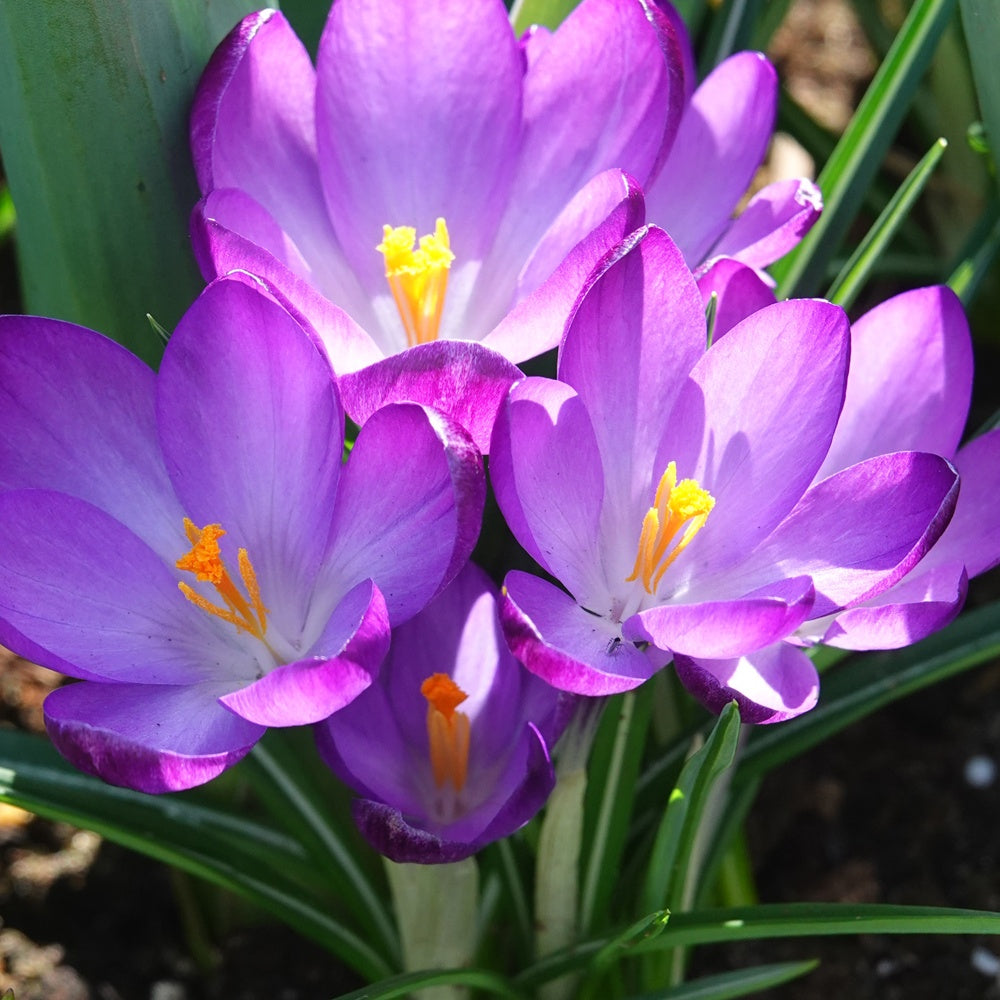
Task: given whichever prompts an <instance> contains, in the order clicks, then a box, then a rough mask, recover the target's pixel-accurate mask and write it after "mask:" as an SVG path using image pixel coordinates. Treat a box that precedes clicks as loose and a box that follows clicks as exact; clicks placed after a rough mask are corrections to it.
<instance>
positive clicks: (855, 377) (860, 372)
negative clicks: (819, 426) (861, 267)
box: [819, 285, 972, 478]
mask: <svg viewBox="0 0 1000 1000" xmlns="http://www.w3.org/2000/svg"><path fill="white" fill-rule="evenodd" d="M971 391H972V342H971V339H970V337H969V326H968V322H967V321H966V319H965V314H964V313H963V311H962V305H961V303H960V302H959V300H958V298H957V296H956V295H955V294H954V293H953V292H952V291H951V290H950V289H948V288H945V287H944V286H942V285H937V286H933V287H930V288H919V289H916V290H915V291H912V292H904V293H903V294H902V295H897V296H895V297H894V298H891V299H889V300H887V301H886V302H883V303H882V304H881V305H879V306H876V307H875V308H874V309H872V310H870V311H869V312H867V313H865V315H864V316H862V317H861V319H859V320H858V321H857V322H856V323H855V324H854V326H853V328H852V330H851V368H850V373H849V374H848V379H847V396H846V398H845V400H844V411H843V413H842V415H841V418H840V423H839V424H838V425H837V433H836V435H835V436H834V439H833V444H832V446H831V448H830V453H829V455H827V458H826V461H825V462H824V463H823V468H822V469H821V470H820V472H819V478H824V477H826V476H828V475H830V474H831V473H833V472H837V471H838V470H839V469H843V468H846V467H847V466H849V465H853V464H854V463H855V462H860V461H861V460H862V459H865V458H870V457H872V456H873V455H881V454H884V453H886V452H891V451H907V450H911V449H912V450H917V451H929V452H933V453H935V454H938V455H944V456H945V457H946V458H950V457H951V456H952V455H954V453H955V449H956V448H957V447H958V441H959V438H960V437H961V434H962V428H963V427H964V426H965V418H966V414H967V413H968V409H969V398H970V394H971Z"/></svg>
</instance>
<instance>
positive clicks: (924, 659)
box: [733, 603, 1000, 784]
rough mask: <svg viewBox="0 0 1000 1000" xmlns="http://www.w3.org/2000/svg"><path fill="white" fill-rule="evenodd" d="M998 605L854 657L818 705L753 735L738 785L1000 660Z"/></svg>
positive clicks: (827, 683)
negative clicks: (917, 638) (887, 708)
mask: <svg viewBox="0 0 1000 1000" xmlns="http://www.w3.org/2000/svg"><path fill="white" fill-rule="evenodd" d="M998 609H1000V603H994V604H991V605H988V606H986V607H982V608H976V609H975V610H974V611H969V612H966V613H965V614H964V615H962V616H961V617H960V618H959V619H958V620H957V621H955V622H953V623H952V624H951V625H949V626H948V627H947V628H945V629H942V630H941V631H940V632H937V633H936V634H934V635H932V636H930V637H929V638H927V639H924V640H923V641H922V642H918V643H916V644H915V645H913V646H909V647H907V648H906V649H901V650H896V651H894V652H891V653H878V654H869V655H867V656H859V657H855V658H853V659H852V660H849V661H848V662H847V663H844V664H843V665H842V666H840V667H837V668H835V669H833V670H831V671H830V672H829V673H827V674H824V676H823V690H822V693H821V695H820V699H819V704H818V705H817V706H816V708H814V709H813V710H812V711H811V712H807V713H806V714H805V715H800V716H799V717H798V718H796V719H791V720H789V721H788V722H783V723H781V725H779V726H759V727H757V728H756V729H754V731H753V732H752V734H751V736H750V739H749V740H748V742H747V746H746V749H745V750H744V753H743V757H742V759H741V761H740V764H739V767H738V768H737V771H736V775H735V777H734V779H733V780H734V783H735V784H739V783H741V782H744V781H752V780H755V779H757V778H759V777H760V776H762V775H764V774H766V773H767V772H768V771H770V770H772V769H773V768H775V767H777V766H778V765H779V764H781V763H784V761H786V760H790V759H791V758H793V757H797V756H798V755H799V754H801V753H803V752H804V751H805V750H807V749H809V747H812V746H815V745H816V744H817V743H820V742H822V741H823V740H825V739H827V738H829V737H830V736H832V735H833V734H834V733H836V732H839V731H840V730H841V729H844V728H845V727H846V726H849V725H850V724H851V723H852V722H855V721H857V720H858V719H862V718H864V717H865V716H866V715H870V714H871V713H872V712H874V711H876V710H877V709H879V708H881V707H882V706H884V705H888V704H889V703H890V702H893V701H896V700H897V699H899V698H903V697H905V696H906V695H908V694H912V693H913V692H914V691H919V690H920V689H921V688H924V687H928V686H929V685H931V684H935V683H937V682H938V681H941V680H944V679H945V678H946V677H951V676H952V675H954V674H957V673H961V672H962V671H963V670H968V669H969V668H970V667H974V666H976V665H977V664H979V663H983V662H984V661H986V660H989V659H992V658H993V657H995V656H997V655H998V654H1000V614H998Z"/></svg>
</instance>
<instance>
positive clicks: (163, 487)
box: [0, 316, 183, 556]
mask: <svg viewBox="0 0 1000 1000" xmlns="http://www.w3.org/2000/svg"><path fill="white" fill-rule="evenodd" d="M155 384H156V376H155V375H154V374H153V372H152V371H151V370H150V369H149V368H148V367H147V366H146V365H145V364H143V362H142V361H140V360H139V359H138V358H137V357H136V356H135V355H134V354H131V353H130V352H129V351H126V350H125V349H124V348H123V347H121V346H120V345H118V344H116V343H114V342H113V341H111V340H108V339H107V338H106V337H102V336H101V335H100V334H97V333H94V332H93V331H92V330H87V329H84V328H83V327H79V326H74V325H72V324H70V323H62V322H59V321H58V320H50V319H36V318H34V317H28V316H4V317H0V488H2V489H4V490H14V489H31V488H38V489H49V490H57V491H59V492H61V493H69V494H72V495H73V496H77V497H79V498H80V499H82V500H87V501H88V502H90V503H92V504H94V505H96V506H98V507H100V508H102V509H103V510H106V511H108V513H110V514H111V515H112V516H113V517H115V518H117V519H118V520H119V521H121V522H122V523H123V524H126V525H128V527H129V528H131V529H132V531H134V532H135V533H136V534H137V535H139V536H140V537H141V538H142V539H143V540H144V541H145V542H146V543H147V544H148V545H151V546H152V547H153V548H154V549H156V550H157V551H158V552H160V554H161V555H165V556H168V555H169V554H170V549H171V547H172V546H173V545H174V544H176V541H177V538H178V533H179V531H180V526H181V519H182V516H183V515H182V513H181V510H180V507H179V506H178V504H177V500H176V498H175V497H174V491H173V488H172V487H171V485H170V480H169V479H168V478H167V474H166V469H165V468H164V466H163V459H162V458H161V456H160V449H159V444H158V442H157V437H156V416H155V408H154V400H155V391H156V389H155ZM95 470H102V471H101V472H100V474H98V473H97V472H96V471H95ZM124 470H127V474H125V473H124Z"/></svg>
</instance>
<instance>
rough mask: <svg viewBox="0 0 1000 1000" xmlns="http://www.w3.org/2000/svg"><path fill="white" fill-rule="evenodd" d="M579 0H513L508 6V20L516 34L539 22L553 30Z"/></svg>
mask: <svg viewBox="0 0 1000 1000" xmlns="http://www.w3.org/2000/svg"><path fill="white" fill-rule="evenodd" d="M579 2H580V0H514V3H513V4H512V6H511V8H510V20H511V23H512V24H513V25H514V32H515V33H516V34H517V35H520V34H522V33H523V32H524V31H527V29H528V28H530V27H531V26H532V25H533V24H541V25H544V26H545V27H546V28H552V29H553V30H554V29H556V28H558V27H559V25H560V24H562V23H563V21H565V20H566V18H567V17H568V16H569V15H570V14H571V13H572V12H573V10H574V8H575V7H576V6H577V4H578V3H579Z"/></svg>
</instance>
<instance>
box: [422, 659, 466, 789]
mask: <svg viewBox="0 0 1000 1000" xmlns="http://www.w3.org/2000/svg"><path fill="white" fill-rule="evenodd" d="M420 693H421V694H422V695H423V696H424V697H425V698H426V699H427V742H428V746H429V747H430V756H431V770H432V771H433V772H434V783H435V784H436V785H437V787H438V788H440V787H441V786H442V785H443V784H444V783H445V782H446V781H449V780H450V781H451V783H452V785H453V786H454V788H455V791H456V792H460V791H461V790H462V788H463V787H464V785H465V777H466V773H467V771H468V767H469V717H468V716H467V715H466V714H465V713H464V712H456V711H455V709H456V708H457V707H458V706H459V705H461V704H462V702H463V701H465V699H466V698H468V695H467V694H466V693H465V692H464V691H463V690H462V689H461V688H460V687H459V686H458V685H457V684H456V683H455V682H454V681H453V680H452V679H451V678H450V677H449V676H448V675H447V674H431V675H430V677H428V678H427V680H425V681H424V682H423V684H421V685H420Z"/></svg>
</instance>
